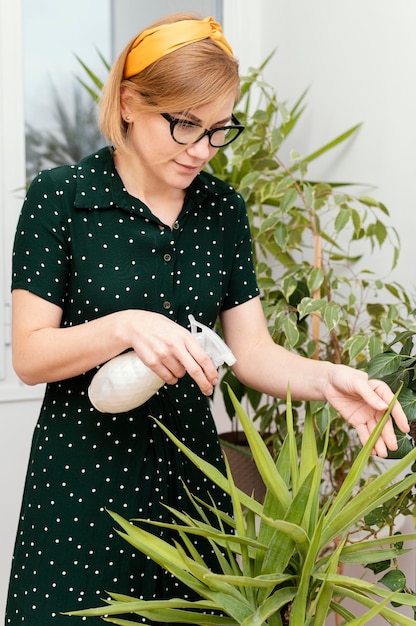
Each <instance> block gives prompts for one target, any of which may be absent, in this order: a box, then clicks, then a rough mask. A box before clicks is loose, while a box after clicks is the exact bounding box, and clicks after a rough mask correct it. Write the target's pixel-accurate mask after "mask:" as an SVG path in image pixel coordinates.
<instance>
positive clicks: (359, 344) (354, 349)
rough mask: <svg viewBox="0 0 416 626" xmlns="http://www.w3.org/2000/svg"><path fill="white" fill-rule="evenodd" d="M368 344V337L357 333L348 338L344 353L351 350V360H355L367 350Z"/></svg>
mask: <svg viewBox="0 0 416 626" xmlns="http://www.w3.org/2000/svg"><path fill="white" fill-rule="evenodd" d="M367 344H368V337H365V336H364V335H355V336H353V337H350V338H349V339H347V341H346V342H345V344H344V347H343V349H342V353H343V354H345V353H346V352H349V353H350V361H353V360H354V359H356V358H357V356H359V355H360V354H361V353H362V352H363V350H365V348H366V347H367Z"/></svg>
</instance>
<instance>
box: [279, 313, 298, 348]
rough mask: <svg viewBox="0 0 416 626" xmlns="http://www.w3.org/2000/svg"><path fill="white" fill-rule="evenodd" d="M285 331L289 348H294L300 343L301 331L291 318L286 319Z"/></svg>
mask: <svg viewBox="0 0 416 626" xmlns="http://www.w3.org/2000/svg"><path fill="white" fill-rule="evenodd" d="M283 330H284V333H285V336H286V339H287V343H288V348H289V349H292V348H294V347H295V346H296V344H297V342H298V341H299V330H298V327H297V325H296V323H295V322H294V320H293V319H292V318H291V317H290V316H286V317H285V320H284V323H283Z"/></svg>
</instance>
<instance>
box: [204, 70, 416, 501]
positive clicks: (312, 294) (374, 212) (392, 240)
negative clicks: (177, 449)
mask: <svg viewBox="0 0 416 626" xmlns="http://www.w3.org/2000/svg"><path fill="white" fill-rule="evenodd" d="M267 62H268V60H266V62H265V63H264V64H263V66H262V67H260V68H258V69H252V70H251V71H250V73H249V75H248V76H246V77H244V78H243V80H242V92H241V98H240V101H239V102H238V104H237V115H238V117H239V119H240V118H241V120H242V122H243V123H244V124H245V125H246V132H245V133H243V134H242V135H241V137H240V138H239V140H238V141H237V142H235V143H234V144H231V146H230V147H229V149H228V150H227V151H221V152H218V154H217V155H216V156H215V157H214V159H213V160H212V161H211V162H210V166H209V167H210V169H211V171H212V172H213V173H214V174H216V175H218V176H219V177H220V178H222V179H224V180H226V181H227V182H229V183H230V184H231V185H233V186H234V187H235V188H236V189H237V190H238V191H240V192H241V194H242V195H243V196H244V198H245V200H246V203H247V207H248V211H249V215H250V223H251V228H252V235H253V247H254V254H255V260H256V271H257V276H258V281H259V286H260V289H261V300H262V304H263V308H264V312H265V315H266V318H267V320H268V325H269V329H270V333H271V335H272V336H273V338H274V340H275V341H276V342H277V343H280V344H282V345H284V346H285V347H287V348H289V349H290V350H294V351H297V352H299V353H300V354H302V355H305V356H308V357H311V358H320V359H325V360H330V361H332V362H335V363H344V364H348V365H352V366H354V367H358V368H363V369H367V370H368V368H369V364H370V363H371V362H372V359H374V358H375V357H377V356H379V355H381V354H383V352H384V351H385V350H388V349H389V348H388V346H389V345H390V342H391V341H392V340H393V339H394V338H395V337H396V336H398V335H400V334H401V332H402V331H406V333H407V336H409V335H411V334H413V333H414V332H415V330H416V325H415V321H414V317H413V307H414V304H413V303H412V299H411V297H410V296H409V294H408V293H407V292H406V290H405V289H403V288H402V287H401V286H400V285H399V284H397V283H395V282H389V281H387V280H385V279H383V277H382V276H380V275H378V274H377V272H375V271H374V270H371V269H369V268H368V267H366V266H365V263H366V262H367V261H369V260H370V259H371V253H372V251H373V250H374V248H376V247H377V248H380V249H383V250H387V252H389V253H390V254H391V262H392V267H394V265H395V263H396V261H397V257H398V254H399V238H398V236H397V233H396V232H395V230H394V228H392V227H391V226H389V225H388V210H387V208H386V207H385V206H384V205H383V203H381V202H379V201H377V200H375V199H374V198H372V197H369V196H368V195H360V193H359V189H360V186H359V185H352V184H351V183H339V182H327V181H325V182H324V181H314V180H311V179H310V178H308V167H309V165H310V164H311V162H312V161H314V160H315V159H317V158H319V156H321V155H322V154H323V153H325V152H328V151H330V150H334V149H336V148H337V146H340V145H341V144H343V143H344V142H345V141H347V140H348V139H349V138H350V137H351V136H353V135H354V133H356V132H357V131H358V129H359V126H354V127H353V128H351V129H349V130H348V131H346V132H344V133H342V134H341V135H339V136H338V137H337V138H335V139H333V140H331V141H329V142H328V143H327V144H326V145H324V146H322V147H321V148H319V149H318V150H316V151H314V152H313V153H312V154H309V155H307V156H302V155H301V154H300V153H299V152H294V151H289V150H287V148H286V146H287V144H288V143H289V137H290V133H291V131H292V130H293V129H294V127H295V126H296V124H297V123H298V121H299V119H300V117H301V115H302V111H303V108H304V100H305V94H303V95H302V97H301V98H300V99H299V100H298V101H297V102H296V103H295V105H294V106H293V107H291V108H290V110H289V109H288V108H287V106H286V105H285V104H283V103H281V102H279V101H278V99H277V94H276V92H275V90H274V88H273V87H272V86H271V85H270V84H269V83H267V82H266V81H265V80H264V78H263V70H264V69H265V66H266V65H267ZM283 153H288V154H289V156H288V159H287V160H288V163H289V164H286V163H285V162H284V161H283V158H282V157H281V156H280V155H281V154H283ZM353 190H354V191H355V194H354V193H353ZM407 345H408V344H406V347H407ZM406 347H404V350H406ZM374 372H375V368H374V366H372V369H371V374H372V375H373V374H374ZM276 375H278V373H276ZM403 382H404V386H403V390H402V392H401V396H400V400H401V401H402V402H403V404H404V406H405V410H406V414H407V416H408V419H409V421H412V420H413V419H415V417H416V401H415V399H414V396H413V391H412V390H410V389H409V386H408V381H407V380H404V381H403ZM223 383H224V385H225V384H230V385H231V386H232V388H233V390H234V392H235V394H236V395H237V397H238V398H239V400H241V401H243V402H244V403H245V406H246V408H247V410H249V412H250V415H251V416H252V417H253V419H254V420H255V422H256V424H257V426H258V429H259V432H261V433H262V434H263V435H264V436H266V437H267V436H268V437H269V441H270V443H271V444H272V445H274V446H275V447H276V448H278V447H279V446H280V445H281V444H282V441H283V440H284V438H285V435H286V420H285V419H284V417H285V410H286V407H285V402H284V400H276V399H274V398H269V397H265V396H261V395H260V394H258V393H257V392H254V391H253V390H250V389H248V388H246V387H244V386H243V385H242V384H240V383H239V382H238V381H237V380H236V379H235V378H234V377H233V375H232V374H231V372H230V371H226V372H225V374H224V377H223ZM224 385H223V386H222V390H223V392H224V391H225V386H224ZM223 396H224V400H225V407H226V410H227V412H228V414H229V416H230V418H231V419H233V417H234V407H233V406H232V404H231V403H230V402H229V401H228V398H227V394H226V393H223ZM301 406H302V405H299V407H301ZM297 408H298V407H297V406H296V407H295V408H294V410H295V415H296V412H297ZM314 414H315V420H316V434H317V441H318V446H319V447H322V446H323V443H324V433H325V430H326V425H327V423H328V422H330V423H331V426H330V428H331V437H330V443H329V449H328V455H327V459H328V464H329V467H330V471H329V474H328V477H329V480H330V482H331V485H332V486H333V487H334V488H337V487H339V486H340V485H341V484H342V481H343V480H344V477H345V475H346V473H347V472H348V471H349V467H350V466H351V463H352V461H353V459H354V457H355V456H356V455H357V454H358V451H359V449H360V443H359V442H358V440H357V438H356V434H355V432H354V431H353V430H352V429H350V428H348V426H347V425H346V424H345V422H344V420H342V419H341V418H339V417H338V416H337V415H336V414H335V412H334V411H333V410H332V409H331V407H328V406H326V405H324V404H323V403H321V404H319V405H315V406H314ZM295 429H296V431H297V432H298V435H300V432H301V429H302V420H301V419H299V420H298V419H295ZM229 439H230V437H229V436H228V437H227V441H229ZM226 445H229V443H227V444H226ZM411 446H412V443H411V441H410V439H409V438H407V437H401V446H400V448H399V455H400V454H402V453H403V452H404V451H405V450H408V449H409V447H411ZM409 504H410V505H412V504H413V499H412V496H410V495H409Z"/></svg>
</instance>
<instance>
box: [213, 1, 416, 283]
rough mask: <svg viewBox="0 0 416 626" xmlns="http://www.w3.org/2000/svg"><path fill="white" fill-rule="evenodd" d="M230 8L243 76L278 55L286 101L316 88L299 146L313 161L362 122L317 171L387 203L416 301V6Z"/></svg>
mask: <svg viewBox="0 0 416 626" xmlns="http://www.w3.org/2000/svg"><path fill="white" fill-rule="evenodd" d="M224 5H225V6H224V22H225V26H226V32H227V34H228V36H229V38H230V40H231V43H232V45H233V46H234V48H235V52H236V54H237V56H239V57H240V63H241V67H242V71H243V72H244V71H246V69H247V67H248V66H249V65H251V66H256V65H258V64H259V63H260V62H262V61H263V60H264V59H265V58H266V57H267V56H268V54H270V52H271V51H272V50H274V49H275V50H276V53H275V56H274V58H273V60H272V61H271V63H270V67H269V69H268V71H267V74H266V77H267V78H268V79H269V80H270V81H271V82H272V83H273V84H274V85H275V86H276V87H277V89H278V94H279V97H280V99H281V100H288V101H289V102H291V103H292V104H294V102H295V100H296V99H297V98H298V97H299V96H300V94H301V93H302V92H303V91H304V89H305V88H307V87H309V93H308V95H307V99H306V102H307V110H306V112H305V114H304V116H303V121H302V122H301V124H300V126H299V129H298V130H297V131H296V132H295V133H294V134H293V141H292V143H293V144H294V145H292V146H290V147H291V148H295V149H297V150H298V151H300V152H301V153H303V154H305V155H306V154H308V153H309V152H310V151H312V150H314V149H316V148H318V147H319V146H321V145H322V144H323V143H325V142H326V141H328V140H330V139H333V138H334V137H335V136H337V135H338V134H340V133H341V132H343V131H345V130H347V129H348V128H350V127H352V126H353V125H355V124H356V123H358V122H363V126H362V128H361V129H360V130H359V132H358V135H357V136H356V137H355V138H354V139H353V140H352V142H351V143H350V144H349V146H348V150H346V149H345V148H344V149H342V150H338V152H332V153H331V154H330V156H329V157H327V158H324V159H321V160H320V161H319V166H317V167H315V166H314V167H313V168H311V169H310V173H311V175H313V176H317V177H321V178H326V179H331V180H347V181H357V182H363V183H368V184H371V185H372V186H374V187H373V188H372V189H370V190H369V191H370V193H371V194H372V195H374V196H375V197H376V198H377V199H379V200H381V201H383V202H384V203H385V204H386V205H387V207H388V209H389V211H390V214H391V224H392V225H394V226H395V227H396V228H397V230H398V232H399V234H400V237H401V242H402V250H401V255H400V260H399V265H398V269H397V271H396V272H395V273H394V278H395V279H396V280H398V281H399V282H401V283H403V284H406V286H407V287H408V288H409V289H411V290H412V293H413V292H414V286H415V285H416V272H415V269H414V267H415V256H414V244H413V234H414V232H415V229H416V198H415V194H414V190H413V180H414V170H415V165H416V157H415V151H414V145H415V140H416V124H415V112H414V103H415V101H416V38H415V36H414V30H415V26H416V3H415V2H414V0H397V2H391V1H390V0H364V1H363V0H349V1H348V2H340V1H339V0H314V1H313V2H311V1H310V0H291V1H290V2H289V1H288V0H261V1H260V2H258V3H254V2H250V1H249V0H224ZM235 16H237V19H235ZM391 259H392V255H391V254H390V252H389V251H388V250H387V249H386V250H385V253H384V255H383V256H382V257H381V256H380V255H375V257H374V265H373V266H374V267H375V268H376V269H377V271H379V272H382V273H387V272H388V270H389V267H390V265H389V263H390V261H391ZM367 261H368V266H371V260H368V259H366V262H367ZM373 266H371V267H373Z"/></svg>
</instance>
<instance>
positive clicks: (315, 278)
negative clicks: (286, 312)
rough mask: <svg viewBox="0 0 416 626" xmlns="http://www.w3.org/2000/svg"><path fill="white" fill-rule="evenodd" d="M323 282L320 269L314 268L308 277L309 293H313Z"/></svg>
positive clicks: (322, 274)
mask: <svg viewBox="0 0 416 626" xmlns="http://www.w3.org/2000/svg"><path fill="white" fill-rule="evenodd" d="M323 281H324V273H323V271H322V270H321V268H320V267H314V268H313V270H312V271H311V273H310V274H309V276H308V281H307V283H308V288H309V291H310V292H311V293H313V292H315V291H316V290H317V289H319V287H321V285H322V283H323Z"/></svg>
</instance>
